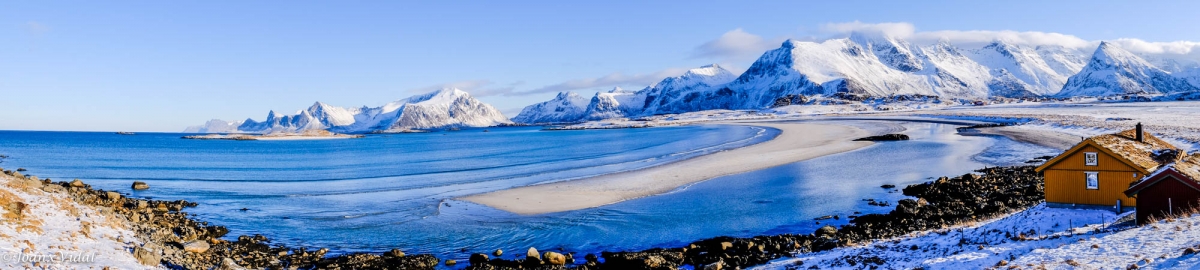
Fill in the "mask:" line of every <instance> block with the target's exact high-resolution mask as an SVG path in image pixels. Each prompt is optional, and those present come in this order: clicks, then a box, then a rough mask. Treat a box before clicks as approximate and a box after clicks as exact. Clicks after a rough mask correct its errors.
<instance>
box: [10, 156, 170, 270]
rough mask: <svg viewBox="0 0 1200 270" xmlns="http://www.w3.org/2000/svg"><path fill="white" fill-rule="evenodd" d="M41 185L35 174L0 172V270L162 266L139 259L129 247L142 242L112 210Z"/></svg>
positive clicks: (148, 267) (131, 247) (144, 267)
mask: <svg viewBox="0 0 1200 270" xmlns="http://www.w3.org/2000/svg"><path fill="white" fill-rule="evenodd" d="M42 186H43V185H42V182H41V181H37V180H33V179H32V178H23V177H15V176H12V175H0V206H3V207H2V208H3V210H0V211H2V212H3V216H4V218H3V220H0V269H25V268H51V269H103V268H115V269H150V268H160V267H157V262H155V264H152V266H146V265H142V264H141V263H139V262H138V259H137V258H135V257H134V255H133V253H132V252H131V250H133V249H134V248H135V247H137V246H139V245H140V243H139V241H138V240H137V238H136V237H135V234H134V232H133V231H131V230H129V229H127V228H125V227H123V226H120V225H119V224H120V220H119V219H117V218H115V217H114V215H113V214H112V213H110V212H101V211H97V210H95V209H94V208H91V207H87V206H85V205H81V204H79V203H77V202H75V201H73V200H72V199H71V198H69V197H68V195H67V194H65V192H64V190H63V189H61V188H59V189H43V188H42ZM60 187H61V186H60ZM60 255H61V257H59V256H60ZM51 259H54V260H57V261H50V260H51Z"/></svg>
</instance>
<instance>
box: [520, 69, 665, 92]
mask: <svg viewBox="0 0 1200 270" xmlns="http://www.w3.org/2000/svg"><path fill="white" fill-rule="evenodd" d="M684 72H687V69H682V68H669V69H665V70H660V71H657V72H651V73H645V74H633V75H626V74H623V73H620V72H617V73H612V74H608V75H604V76H601V77H597V78H585V79H575V80H569V81H565V82H561V83H557V84H552V85H547V86H543V87H540V88H537V89H533V90H529V91H522V92H515V93H511V94H506V95H508V96H520V95H532V94H543V93H557V92H563V91H571V90H580V89H591V88H612V87H617V86H646V85H651V84H655V83H658V81H661V80H662V79H663V78H666V77H672V76H679V75H682V74H683V73H684Z"/></svg>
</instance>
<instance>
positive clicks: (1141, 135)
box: [1135, 122, 1146, 142]
mask: <svg viewBox="0 0 1200 270" xmlns="http://www.w3.org/2000/svg"><path fill="white" fill-rule="evenodd" d="M1143 132H1144V131H1142V122H1138V123H1137V135H1135V136H1137V141H1138V142H1145V138H1146V135H1144V133H1143Z"/></svg>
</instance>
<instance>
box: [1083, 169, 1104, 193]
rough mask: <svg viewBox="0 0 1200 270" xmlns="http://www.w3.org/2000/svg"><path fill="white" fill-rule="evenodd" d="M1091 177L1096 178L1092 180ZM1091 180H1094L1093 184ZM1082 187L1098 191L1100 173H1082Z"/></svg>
mask: <svg viewBox="0 0 1200 270" xmlns="http://www.w3.org/2000/svg"><path fill="white" fill-rule="evenodd" d="M1093 175H1095V176H1096V177H1095V178H1092V176H1093ZM1092 179H1096V182H1095V183H1093V182H1092ZM1093 184H1095V185H1093ZM1083 185H1084V187H1086V188H1087V189H1093V190H1095V189H1100V172H1083Z"/></svg>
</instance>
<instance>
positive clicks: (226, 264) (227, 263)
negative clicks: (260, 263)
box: [215, 257, 246, 270]
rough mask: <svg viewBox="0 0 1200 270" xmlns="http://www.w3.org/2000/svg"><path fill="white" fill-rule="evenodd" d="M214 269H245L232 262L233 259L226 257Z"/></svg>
mask: <svg viewBox="0 0 1200 270" xmlns="http://www.w3.org/2000/svg"><path fill="white" fill-rule="evenodd" d="M215 269H216V270H242V269H246V268H244V267H242V266H240V265H238V264H237V262H235V261H233V259H230V258H228V257H226V258H224V259H221V265H218V266H217V268H215Z"/></svg>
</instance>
